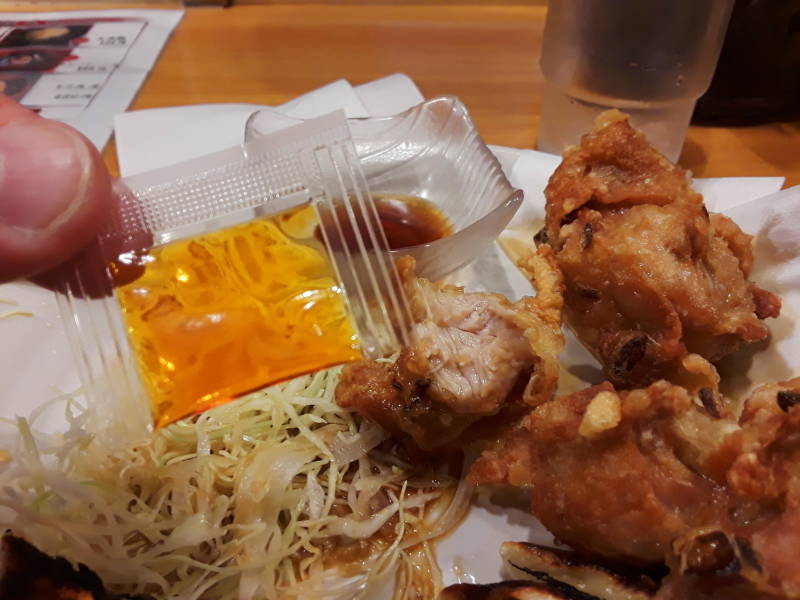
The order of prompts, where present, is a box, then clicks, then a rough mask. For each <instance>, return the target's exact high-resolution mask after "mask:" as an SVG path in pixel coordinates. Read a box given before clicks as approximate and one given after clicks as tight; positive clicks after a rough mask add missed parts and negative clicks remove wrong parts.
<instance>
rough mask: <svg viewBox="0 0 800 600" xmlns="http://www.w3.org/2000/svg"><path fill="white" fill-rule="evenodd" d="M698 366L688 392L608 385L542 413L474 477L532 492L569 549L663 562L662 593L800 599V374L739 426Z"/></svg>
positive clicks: (763, 395) (755, 397)
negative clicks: (667, 573)
mask: <svg viewBox="0 0 800 600" xmlns="http://www.w3.org/2000/svg"><path fill="white" fill-rule="evenodd" d="M699 361H700V359H699V358H698V357H695V356H690V357H687V358H686V359H684V361H683V365H684V367H685V370H684V373H683V374H682V375H681V377H679V379H681V380H682V382H683V385H685V386H686V387H684V386H679V385H674V384H671V383H667V382H666V381H658V382H656V383H653V384H651V385H650V386H649V387H647V388H644V389H637V390H630V391H622V392H618V391H616V390H614V388H613V386H612V385H611V384H610V383H607V382H606V383H603V384H601V385H599V386H594V387H592V388H589V389H586V390H582V391H580V392H577V393H575V394H571V395H569V396H563V397H560V398H556V399H555V400H552V401H551V402H548V403H545V404H542V405H540V406H539V407H537V408H536V409H534V410H533V412H532V413H531V414H530V415H529V416H528V417H526V418H525V419H524V420H523V422H522V424H521V426H520V427H519V428H518V429H517V430H515V431H514V432H513V433H511V434H509V435H507V436H506V437H505V439H504V440H503V441H502V444H501V445H500V447H499V448H496V449H492V450H489V451H487V452H485V453H484V454H483V455H482V456H481V458H479V459H478V460H477V461H476V462H475V463H474V464H473V466H472V468H471V470H470V475H469V477H470V478H471V479H472V480H473V481H474V482H476V483H510V484H512V485H515V486H523V487H527V488H529V489H530V494H531V510H532V512H533V513H534V514H535V515H536V516H537V517H538V518H539V519H540V520H541V521H542V523H543V524H544V525H545V526H546V527H547V528H548V529H549V530H550V531H551V532H552V533H553V534H554V535H555V536H556V537H557V538H558V539H559V540H561V541H563V542H565V543H567V544H569V545H570V546H572V547H573V548H576V549H578V550H580V551H584V552H589V553H594V554H597V555H600V556H603V557H607V558H611V559H616V560H621V561H624V562H626V563H628V564H632V565H642V564H652V563H664V562H665V563H667V564H669V565H670V566H671V567H672V569H673V577H672V578H671V579H670V580H669V581H668V583H669V585H668V586H667V587H665V588H664V590H665V591H664V595H663V596H659V597H664V598H672V597H680V596H679V595H678V596H676V595H675V594H680V590H686V589H697V590H698V592H697V593H698V594H699V596H698V597H708V598H712V597H731V598H734V597H742V598H751V597H752V598H755V597H762V596H763V597H764V598H767V597H773V596H774V597H777V598H800V567H798V565H797V561H796V560H795V556H796V552H797V549H798V548H800V407H798V405H800V378H797V379H793V380H791V381H787V382H784V383H780V384H769V385H765V386H763V387H761V388H759V389H757V390H756V391H755V392H754V393H753V394H752V395H751V397H750V398H749V399H748V400H747V402H746V404H745V407H744V411H743V413H742V415H741V418H740V419H738V420H737V419H736V418H735V416H734V414H733V413H732V411H731V408H730V403H729V402H727V401H725V400H724V399H723V398H721V397H720V396H719V393H718V391H717V389H716V379H715V378H714V377H711V376H710V374H711V372H710V371H705V372H704V371H703V370H702V368H701V367H700V365H701V363H700V362H699ZM702 574H708V575H709V578H708V579H707V580H703V578H702V577H701V576H700V575H702ZM711 574H714V575H713V577H712V576H711ZM726 574H727V575H726ZM732 574H735V575H736V577H728V575H732ZM704 581H705V583H704ZM712 582H713V585H712ZM706 584H707V585H706ZM702 589H705V590H706V591H707V594H706V592H703V594H706V595H705V596H703V595H702V594H700V590H702ZM714 590H717V591H716V592H715V591H714ZM719 590H722V591H719ZM725 590H727V591H725ZM734 590H735V591H736V593H735V594H734ZM667 592H669V594H668V593H667ZM673 592H674V593H673ZM725 593H729V594H730V595H729V596H725V595H724V594H725ZM714 594H722V595H721V596H718V595H714ZM759 594H762V596H759Z"/></svg>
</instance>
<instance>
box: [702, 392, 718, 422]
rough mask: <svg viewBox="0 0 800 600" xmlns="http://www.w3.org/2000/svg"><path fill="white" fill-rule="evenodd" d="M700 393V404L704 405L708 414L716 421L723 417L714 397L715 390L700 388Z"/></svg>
mask: <svg viewBox="0 0 800 600" xmlns="http://www.w3.org/2000/svg"><path fill="white" fill-rule="evenodd" d="M698 393H699V395H700V402H702V403H703V408H705V409H706V412H707V413H708V414H709V415H711V416H712V417H714V418H715V419H719V418H720V416H721V413H720V407H719V404H718V402H717V398H716V396H715V395H714V390H712V389H711V388H710V387H704V388H700V391H699V392H698Z"/></svg>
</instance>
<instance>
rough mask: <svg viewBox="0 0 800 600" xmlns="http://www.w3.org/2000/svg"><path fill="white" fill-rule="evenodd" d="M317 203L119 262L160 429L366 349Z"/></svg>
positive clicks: (128, 318) (123, 299)
mask: <svg viewBox="0 0 800 600" xmlns="http://www.w3.org/2000/svg"><path fill="white" fill-rule="evenodd" d="M318 223H319V221H318V218H317V214H316V211H315V210H314V209H313V207H311V206H304V207H301V208H299V209H293V210H291V211H288V212H286V213H283V214H280V215H274V216H271V217H267V218H262V219H258V220H255V221H251V222H248V223H243V224H240V225H235V226H233V227H229V228H226V229H222V230H219V231H214V232H210V233H205V234H201V235H196V236H192V237H188V238H184V239H181V240H178V241H175V242H171V243H168V244H165V245H163V246H158V247H155V248H152V249H149V250H146V251H140V252H135V253H126V254H123V255H121V256H120V257H119V259H118V260H117V261H114V262H112V263H111V265H110V267H111V271H112V274H117V275H118V276H120V277H124V276H125V275H127V274H128V273H130V271H131V268H132V267H138V268H140V269H141V268H142V266H143V272H142V274H141V276H139V277H138V279H135V280H134V281H132V282H131V281H130V279H129V278H123V279H121V280H118V287H116V289H115V293H116V296H117V298H118V300H119V303H120V306H121V308H122V312H123V316H124V319H125V323H126V326H127V332H128V336H129V339H130V341H131V345H132V347H133V350H134V354H135V356H136V359H137V362H138V367H139V372H140V374H141V377H142V379H143V382H144V385H145V388H146V389H147V391H148V394H149V396H150V399H151V402H152V405H153V413H154V419H155V424H156V426H159V427H160V426H163V425H166V424H168V423H171V422H172V421H175V420H176V419H179V418H181V417H184V416H187V415H189V414H192V413H196V412H200V411H203V410H206V409H208V408H210V407H212V406H214V405H217V404H220V403H222V402H225V401H227V400H230V399H232V398H234V397H236V396H239V395H241V394H244V393H246V392H249V391H252V390H255V389H258V388H261V387H264V386H266V385H269V384H271V383H276V382H278V381H281V380H285V379H288V378H291V377H296V376H299V375H302V374H305V373H308V372H312V371H316V370H318V369H322V368H325V367H329V366H333V365H337V364H342V363H345V362H349V361H351V360H355V359H358V358H361V356H362V355H361V351H360V349H359V343H358V338H357V335H356V329H355V326H354V324H353V322H352V319H351V317H350V315H349V313H348V310H347V303H346V301H345V292H344V290H343V289H342V287H341V285H340V284H339V282H338V279H337V277H336V274H335V271H334V268H333V265H332V264H331V262H330V259H329V257H328V254H327V251H326V249H325V247H324V246H323V245H322V244H320V243H319V241H317V240H316V239H315V237H314V232H315V229H316V228H317V226H318Z"/></svg>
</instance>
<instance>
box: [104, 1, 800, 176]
mask: <svg viewBox="0 0 800 600" xmlns="http://www.w3.org/2000/svg"><path fill="white" fill-rule="evenodd" d="M162 6H163V4H162ZM545 11H546V8H545V7H543V6H536V5H532V4H528V5H516V6H515V5H502V4H500V5H498V4H492V5H482V6H481V5H474V4H473V5H462V6H458V5H442V4H440V3H438V2H437V3H430V2H429V3H428V4H422V5H386V4H383V5H363V4H360V5H352V4H351V5H347V4H339V3H329V4H319V5H316V4H295V3H293V4H264V5H258V6H235V7H233V8H229V9H219V8H190V9H188V10H187V11H186V16H185V18H184V20H183V22H182V23H181V24H180V25H179V26H178V28H177V31H176V32H175V34H174V36H173V37H172V39H171V40H170V41H169V43H168V44H167V47H166V49H165V51H164V53H163V54H162V56H161V58H160V60H159V61H158V63H157V64H156V66H155V68H154V70H153V72H152V73H151V75H150V77H149V78H148V80H147V81H146V83H145V84H144V86H143V88H142V89H141V91H140V93H139V95H138V97H137V98H136V100H135V102H134V104H133V106H132V108H133V109H139V108H151V107H160V106H174V105H182V104H193V103H206V102H252V103H258V104H278V103H281V102H285V101H287V100H289V99H291V98H293V97H294V96H297V95H298V94H301V93H303V92H306V91H308V90H311V89H314V88H316V87H319V86H321V85H323V84H325V83H328V82H330V81H333V80H335V79H339V78H346V79H348V80H349V81H350V82H351V83H353V84H359V83H362V82H365V81H368V80H371V79H375V78H378V77H381V76H383V75H387V74H389V73H393V72H398V71H400V72H404V73H406V74H408V75H409V76H411V77H412V78H413V79H414V80H415V81H416V83H417V85H418V86H419V87H420V89H421V91H422V93H423V94H424V95H425V96H426V97H428V98H431V97H435V96H438V95H444V94H450V95H456V96H459V97H460V98H461V99H462V100H463V101H464V102H465V104H466V105H467V106H468V107H469V109H470V111H471V112H472V115H473V118H474V120H475V122H476V123H477V126H478V128H479V130H480V132H481V133H482V135H483V137H484V139H485V140H486V141H487V142H488V143H492V144H501V145H506V146H517V147H520V148H532V147H534V145H535V141H536V132H537V129H538V125H539V113H540V108H541V97H542V85H543V78H542V74H541V71H540V70H539V66H538V62H539V50H540V44H541V40H542V31H543V28H544V17H545ZM106 158H107V161H108V162H109V165H110V166H111V167H112V168H114V169H116V157H115V154H114V148H113V144H109V147H108V148H107V149H106ZM680 161H681V163H682V164H683V165H684V166H686V167H688V168H690V169H691V170H692V171H693V172H694V174H695V175H696V176H699V177H712V176H734V175H751V176H757V175H782V176H785V177H786V184H787V186H788V185H796V184H800V121H794V122H782V123H775V124H768V125H759V126H753V127H738V128H722V127H692V128H691V130H690V132H689V135H688V138H687V140H686V144H685V147H684V151H683V154H682V156H681V160H680Z"/></svg>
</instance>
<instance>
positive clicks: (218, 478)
mask: <svg viewBox="0 0 800 600" xmlns="http://www.w3.org/2000/svg"><path fill="white" fill-rule="evenodd" d="M338 373H339V371H338V370H337V369H332V370H328V371H324V372H321V373H317V374H315V375H309V376H306V377H301V378H298V379H295V380H292V381H290V382H288V383H285V384H281V385H278V386H274V387H271V388H269V389H266V390H264V391H260V392H256V393H254V394H251V395H249V396H247V397H245V398H242V399H239V400H235V401H233V402H230V403H227V404H224V405H221V406H219V407H216V408H213V409H211V410H209V411H207V412H205V413H203V414H202V415H200V416H199V417H196V418H194V419H189V420H184V421H180V422H178V423H175V424H173V425H170V426H168V427H165V428H163V429H160V430H158V431H156V432H154V433H153V434H151V435H150V436H149V437H148V438H147V439H145V440H144V441H141V442H139V443H136V444H131V445H129V446H128V447H126V448H123V449H112V448H110V447H108V446H105V445H104V444H103V443H102V442H101V441H100V440H101V439H102V437H101V436H95V435H92V433H91V432H89V431H87V430H86V424H87V423H89V422H91V419H90V418H89V417H90V411H89V410H86V409H83V408H81V407H80V406H79V405H78V404H77V402H75V401H74V400H70V401H69V402H68V403H67V408H66V410H67V420H68V422H69V424H70V428H69V430H68V431H67V432H66V433H65V434H63V435H62V436H57V437H56V438H54V437H53V436H45V435H43V434H42V435H40V434H36V433H35V431H34V428H35V421H31V422H29V421H26V420H24V419H19V420H18V422H17V426H18V429H19V445H18V448H17V450H16V452H15V454H14V456H13V460H11V461H9V462H7V463H5V464H0V506H6V507H8V508H10V509H11V510H12V511H13V513H15V518H14V519H13V520H12V521H10V522H8V523H4V524H3V525H5V526H7V527H10V528H11V529H12V530H13V531H14V532H15V533H16V534H17V535H21V536H22V537H24V538H25V539H27V540H28V541H30V542H31V543H32V544H34V545H35V546H37V547H38V548H39V549H40V550H42V551H44V552H47V553H48V554H51V555H59V556H63V557H65V558H67V559H69V560H71V561H73V562H75V563H84V564H86V565H87V566H89V567H90V568H91V569H93V570H94V571H96V572H97V573H98V574H99V575H100V576H101V577H102V579H103V581H104V582H105V584H106V585H107V586H108V587H109V588H111V589H112V590H114V591H116V592H119V593H138V594H150V595H153V596H155V597H157V598H181V599H187V600H188V599H195V598H203V599H207V600H216V599H220V600H222V599H226V600H227V599H238V600H251V599H252V600H255V599H262V598H263V599H270V600H271V599H277V598H320V599H325V598H330V599H334V598H354V597H358V596H361V597H374V596H375V595H376V594H378V593H379V590H381V589H385V588H386V586H387V584H389V586H391V583H392V581H393V580H392V579H391V577H392V576H395V575H396V580H397V582H398V585H397V586H396V588H395V594H394V595H395V598H431V597H435V596H436V595H437V594H438V591H439V588H440V586H441V577H440V573H439V571H438V567H437V566H436V562H435V558H434V556H433V553H432V548H431V546H430V544H429V541H430V540H431V539H432V538H434V537H437V536H439V535H441V534H442V533H444V532H446V531H447V530H449V529H450V528H452V527H454V526H455V525H456V524H457V523H458V522H459V521H460V520H461V518H462V517H463V516H464V514H465V512H466V510H467V507H468V503H469V497H470V487H469V486H468V485H467V484H466V483H465V482H463V481H461V482H457V481H456V480H454V479H452V478H448V477H444V478H439V479H438V480H437V478H435V477H431V476H430V473H426V474H420V473H417V472H415V469H414V467H412V466H411V465H409V464H406V463H404V462H403V461H402V460H401V459H400V458H398V457H397V456H395V455H394V454H393V453H391V452H386V451H385V449H384V451H381V450H380V449H379V445H380V444H381V442H382V441H383V439H384V435H383V433H382V432H381V430H380V429H379V428H378V427H376V426H374V425H372V424H370V423H369V422H367V421H364V420H361V419H360V418H358V417H357V416H356V415H354V414H353V413H351V412H349V411H346V410H344V409H342V408H340V407H339V406H337V405H336V403H335V402H334V399H333V392H334V388H335V385H336V381H337V380H338Z"/></svg>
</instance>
